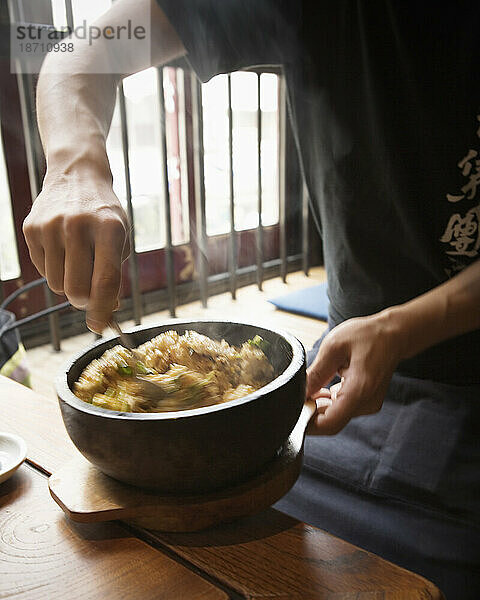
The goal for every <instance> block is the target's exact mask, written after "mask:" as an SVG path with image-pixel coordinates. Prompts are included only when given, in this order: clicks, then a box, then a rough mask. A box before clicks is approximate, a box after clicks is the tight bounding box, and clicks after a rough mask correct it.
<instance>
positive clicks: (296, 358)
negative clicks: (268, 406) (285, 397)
mask: <svg viewBox="0 0 480 600" xmlns="http://www.w3.org/2000/svg"><path fill="white" fill-rule="evenodd" d="M191 323H202V324H203V323H206V324H209V323H211V324H212V325H213V324H219V323H225V324H227V323H228V324H230V325H240V326H245V325H247V326H250V327H258V328H260V329H264V330H266V331H269V332H271V333H274V334H276V335H278V336H280V337H282V338H283V339H284V340H285V341H286V342H287V343H288V344H289V345H290V347H291V348H292V359H291V361H290V363H289V364H288V366H287V368H286V369H285V370H284V371H283V372H282V373H280V375H278V377H275V379H273V380H272V381H270V383H267V385H265V386H263V387H261V388H260V389H259V390H256V391H255V392H252V393H251V394H248V395H246V396H243V397H241V398H236V399H235V400H229V401H228V402H222V403H220V404H212V405H210V406H201V407H198V408H191V409H188V410H178V411H169V412H159V413H156V412H152V413H148V412H147V413H140V412H120V411H115V410H110V409H106V408H101V407H100V406H94V405H93V404H90V403H88V402H85V401H84V400H81V399H80V398H77V396H75V394H74V393H73V392H72V390H71V389H70V386H69V385H68V373H69V371H70V369H71V368H72V367H73V365H74V364H75V363H76V362H77V361H78V360H80V359H81V358H82V357H83V356H84V355H85V354H86V353H87V352H90V351H91V350H93V349H94V348H96V347H97V346H101V345H103V344H105V343H106V342H110V341H111V340H114V339H117V340H119V336H118V335H113V334H112V335H111V336H107V337H102V338H100V339H99V340H97V341H95V342H94V343H93V344H91V345H90V346H88V347H87V348H84V349H83V350H82V351H81V352H77V353H76V354H75V355H74V356H72V357H70V358H69V360H68V361H67V363H66V364H65V365H64V367H63V368H62V370H61V372H60V374H59V375H58V376H57V377H56V378H55V391H56V393H57V397H58V399H59V401H60V403H61V402H64V403H65V404H68V405H69V406H71V407H72V408H75V409H77V410H80V411H81V412H84V413H87V414H90V415H95V416H101V417H107V418H111V419H114V420H134V421H167V420H172V419H174V420H178V419H188V418H192V417H198V416H202V415H207V414H210V413H216V412H220V411H223V410H228V409H230V408H234V407H237V406H241V405H242V404H247V403H249V402H253V401H255V400H257V399H258V398H260V397H262V396H264V395H265V394H267V393H269V392H272V391H274V390H276V389H278V388H280V387H281V386H283V385H284V384H286V383H287V382H288V381H290V380H291V379H292V378H293V376H294V375H295V374H296V373H297V372H298V371H299V370H300V369H301V368H302V366H303V365H304V364H305V361H306V353H305V348H304V346H303V344H302V343H301V342H300V340H299V339H298V338H296V337H295V336H294V335H292V334H290V333H288V332H286V331H283V330H280V329H271V328H268V327H265V326H263V325H260V324H259V323H255V322H249V321H242V322H238V321H223V320H220V319H194V320H191V319H188V320H186V319H168V320H165V321H162V322H161V323H159V324H156V325H155V324H148V325H137V326H136V327H131V328H126V329H125V330H124V331H125V333H136V332H140V331H145V330H147V329H154V328H156V327H159V326H164V325H165V326H167V327H168V326H169V325H183V324H191ZM165 331H167V330H165Z"/></svg>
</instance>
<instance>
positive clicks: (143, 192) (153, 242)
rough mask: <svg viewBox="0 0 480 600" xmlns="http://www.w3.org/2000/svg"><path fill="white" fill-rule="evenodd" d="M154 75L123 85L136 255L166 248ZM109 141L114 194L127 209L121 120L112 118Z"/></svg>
mask: <svg viewBox="0 0 480 600" xmlns="http://www.w3.org/2000/svg"><path fill="white" fill-rule="evenodd" d="M157 86H158V80H157V73H156V70H155V69H147V70H145V71H142V72H140V73H136V74H135V75H131V76H130V77H127V78H126V79H125V80H124V82H123V87H124V92H125V106H126V111H127V131H128V142H129V157H130V180H131V186H132V206H133V218H134V220H135V245H136V248H137V250H138V251H139V252H142V251H146V250H152V249H154V248H162V247H163V246H164V245H165V225H164V223H165V220H164V211H165V202H164V197H163V179H162V178H163V164H164V163H163V156H162V145H161V139H160V120H159V112H158V96H157ZM115 117H116V118H114V121H113V123H112V128H111V131H110V135H109V140H108V142H109V143H108V152H109V158H110V161H111V163H112V172H113V173H114V190H115V193H116V194H117V195H118V196H119V198H120V199H121V201H122V203H123V204H124V206H125V207H126V190H125V181H124V177H125V175H124V170H123V169H124V167H123V154H122V143H121V139H122V138H121V126H120V118H119V116H118V117H117V115H115Z"/></svg>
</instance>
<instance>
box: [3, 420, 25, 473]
mask: <svg viewBox="0 0 480 600" xmlns="http://www.w3.org/2000/svg"><path fill="white" fill-rule="evenodd" d="M26 457H27V444H25V442H24V441H23V439H22V438H21V437H20V436H18V435H15V434H13V433H2V432H0V483H2V481H5V480H7V479H8V478H9V477H11V476H12V475H13V474H14V473H15V471H16V470H17V469H18V467H19V466H20V465H21V464H22V463H23V461H24V460H25V458H26Z"/></svg>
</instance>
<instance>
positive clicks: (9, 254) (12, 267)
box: [0, 138, 20, 281]
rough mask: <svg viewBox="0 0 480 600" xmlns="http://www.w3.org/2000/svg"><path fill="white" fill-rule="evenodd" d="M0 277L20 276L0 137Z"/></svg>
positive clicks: (13, 277) (4, 278)
mask: <svg viewBox="0 0 480 600" xmlns="http://www.w3.org/2000/svg"><path fill="white" fill-rule="evenodd" d="M0 214H1V215H2V218H1V219H0V279H1V280H2V281H6V280H7V279H16V278H17V277H20V265H19V262H18V252H17V241H16V238H15V228H14V225H13V216H12V204H11V198H10V186H9V184H8V177H7V169H6V165H5V157H4V154H3V140H2V139H1V138H0Z"/></svg>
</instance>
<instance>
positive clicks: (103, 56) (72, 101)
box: [37, 0, 185, 180]
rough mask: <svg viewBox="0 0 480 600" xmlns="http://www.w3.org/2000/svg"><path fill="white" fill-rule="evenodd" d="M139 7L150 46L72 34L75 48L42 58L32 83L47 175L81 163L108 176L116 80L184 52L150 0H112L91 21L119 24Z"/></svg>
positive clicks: (80, 167) (172, 31) (102, 176)
mask: <svg viewBox="0 0 480 600" xmlns="http://www.w3.org/2000/svg"><path fill="white" fill-rule="evenodd" d="M138 12H140V13H141V14H143V15H145V14H150V18H151V40H147V41H149V42H151V46H150V48H149V50H150V51H149V52H139V53H136V52H131V51H130V47H129V46H128V44H127V43H126V44H125V45H123V46H118V45H117V46H112V44H110V43H109V42H108V40H102V39H99V40H97V41H96V43H95V44H94V45H90V44H89V43H87V42H86V41H82V40H78V39H76V40H75V44H74V46H75V52H74V53H71V54H70V53H64V54H62V53H56V54H55V53H52V54H51V55H50V56H49V57H48V58H47V59H46V61H45V63H44V66H43V68H42V72H41V74H40V77H39V82H38V87H37V116H38V124H39V129H40V135H41V139H42V143H43V145H44V150H45V155H46V159H47V177H48V176H50V175H57V174H58V173H60V174H63V173H66V174H68V173H71V172H72V171H73V170H77V169H80V170H81V172H83V171H84V170H87V172H89V171H92V170H93V172H94V173H96V174H98V175H99V176H100V178H101V179H107V180H109V179H110V178H111V175H110V169H109V165H108V160H107V154H106V149H105V142H106V137H107V134H108V130H109V127H110V123H111V119H112V114H113V109H114V106H115V97H116V88H117V85H118V83H119V82H120V80H121V79H122V77H124V76H126V75H129V74H131V73H136V72H138V71H140V70H142V69H145V68H147V67H149V66H151V65H157V64H163V63H165V62H167V61H169V60H171V59H173V58H176V57H178V56H181V55H182V54H184V53H185V49H184V47H183V45H182V43H181V41H180V40H179V38H178V36H177V35H176V33H175V31H174V30H173V28H172V26H171V25H170V23H169V22H168V20H167V19H166V17H165V15H164V14H163V12H162V11H161V10H160V8H159V7H158V4H157V2H155V0H117V1H116V2H115V3H114V4H113V6H112V7H111V9H110V10H108V11H107V12H106V13H105V14H104V15H102V16H101V17H100V18H99V19H98V20H97V21H95V25H96V26H97V27H99V28H105V27H106V26H108V27H111V28H114V27H117V26H119V27H121V26H122V25H124V24H125V23H126V22H127V21H128V20H129V19H131V18H133V16H134V15H135V14H137V13H138ZM98 70H100V71H101V72H99V73H97V72H96V71H98Z"/></svg>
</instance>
